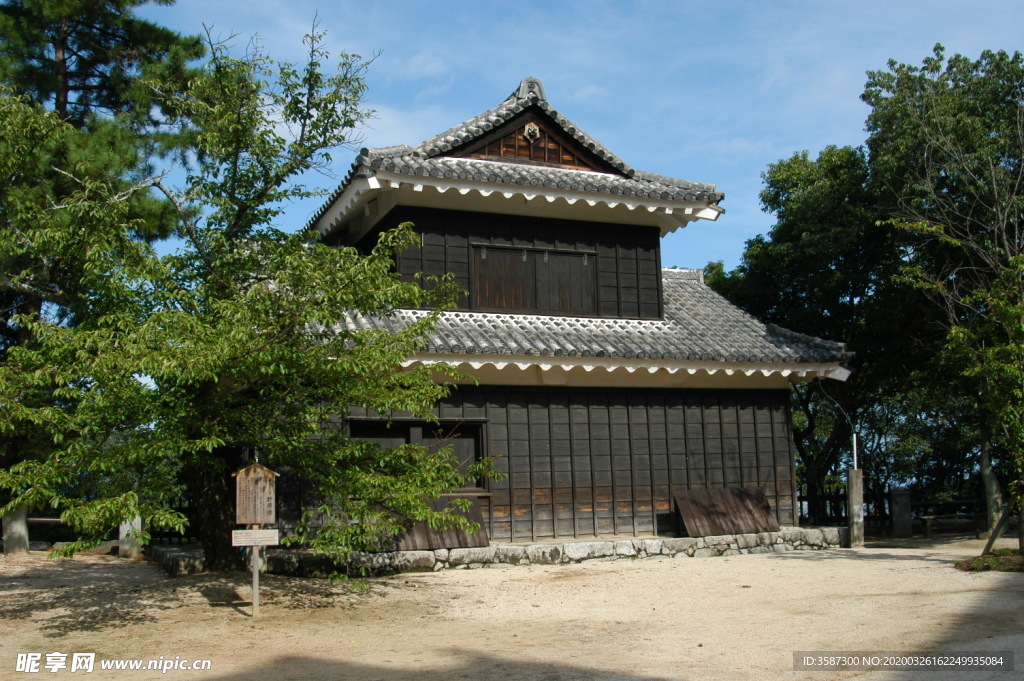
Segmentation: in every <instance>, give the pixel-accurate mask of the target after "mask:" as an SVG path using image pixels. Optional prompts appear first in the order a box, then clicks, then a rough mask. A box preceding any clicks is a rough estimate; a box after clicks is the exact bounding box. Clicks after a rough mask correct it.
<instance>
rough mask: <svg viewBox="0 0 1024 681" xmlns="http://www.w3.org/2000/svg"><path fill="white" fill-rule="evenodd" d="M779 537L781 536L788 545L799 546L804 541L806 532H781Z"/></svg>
mask: <svg viewBox="0 0 1024 681" xmlns="http://www.w3.org/2000/svg"><path fill="white" fill-rule="evenodd" d="M779 536H781V537H782V541H784V542H786V543H787V544H793V545H796V544H799V543H800V542H802V541H803V540H804V531H803V530H783V531H781V532H779Z"/></svg>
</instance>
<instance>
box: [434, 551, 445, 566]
mask: <svg viewBox="0 0 1024 681" xmlns="http://www.w3.org/2000/svg"><path fill="white" fill-rule="evenodd" d="M434 560H436V561H437V562H439V563H447V562H448V549H434Z"/></svg>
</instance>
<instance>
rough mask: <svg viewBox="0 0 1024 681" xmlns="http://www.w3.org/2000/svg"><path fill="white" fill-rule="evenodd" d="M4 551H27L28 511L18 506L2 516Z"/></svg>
mask: <svg viewBox="0 0 1024 681" xmlns="http://www.w3.org/2000/svg"><path fill="white" fill-rule="evenodd" d="M3 525H4V553H28V512H27V511H26V510H25V507H24V506H19V507H17V508H16V509H14V510H13V511H11V512H10V513H8V514H7V515H5V516H4V522H3Z"/></svg>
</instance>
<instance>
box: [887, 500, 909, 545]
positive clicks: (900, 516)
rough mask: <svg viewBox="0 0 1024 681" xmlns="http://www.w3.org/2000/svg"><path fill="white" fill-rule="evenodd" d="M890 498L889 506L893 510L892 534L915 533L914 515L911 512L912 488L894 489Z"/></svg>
mask: <svg viewBox="0 0 1024 681" xmlns="http://www.w3.org/2000/svg"><path fill="white" fill-rule="evenodd" d="M889 498H890V501H889V503H890V507H889V508H890V510H891V511H892V536H894V537H910V536H911V535H913V527H912V521H913V517H912V514H911V512H910V490H908V489H897V490H893V491H892V493H891V494H890V497H889Z"/></svg>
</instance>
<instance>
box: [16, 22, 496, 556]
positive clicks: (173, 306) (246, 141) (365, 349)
mask: <svg viewBox="0 0 1024 681" xmlns="http://www.w3.org/2000/svg"><path fill="white" fill-rule="evenodd" d="M307 46H308V48H309V52H308V59H307V61H306V63H305V64H303V65H302V66H300V67H295V66H293V65H291V64H287V63H283V64H276V63H274V62H272V61H270V60H269V59H267V58H266V57H265V56H264V55H262V54H260V53H251V54H248V55H246V56H245V57H244V58H233V57H232V56H231V55H230V54H229V52H228V50H227V49H225V48H224V47H223V46H214V47H213V49H212V53H211V56H210V59H209V60H208V62H207V64H206V66H205V69H204V70H205V74H204V76H203V77H202V78H200V79H198V80H197V81H196V86H195V87H194V88H193V89H192V90H190V91H189V92H188V93H185V94H182V95H180V96H178V97H177V98H176V99H175V101H174V102H173V107H174V111H176V112H177V114H176V115H180V116H182V117H185V118H187V120H188V121H189V122H190V123H191V124H192V125H194V127H195V129H196V131H197V135H196V142H197V145H198V148H199V150H200V155H199V158H200V161H199V163H198V165H197V168H196V171H195V172H194V173H193V174H192V175H190V176H189V178H188V180H187V183H186V186H185V187H184V189H183V190H182V191H176V190H174V189H173V188H170V187H166V186H164V184H163V183H162V182H161V181H160V180H153V181H151V182H150V183H149V184H150V185H152V186H155V187H158V188H160V189H161V190H163V191H165V192H166V194H167V196H168V197H169V198H170V200H171V201H172V202H173V203H174V205H175V206H176V207H177V209H178V215H179V219H180V224H181V234H182V235H183V238H184V244H185V245H184V247H183V248H182V249H181V250H180V251H179V252H178V253H176V254H174V255H171V256H165V257H163V258H156V257H155V256H154V255H153V254H152V251H151V250H147V249H148V246H146V244H144V243H140V242H137V241H135V242H131V243H133V244H134V246H135V247H136V248H137V249H139V250H137V251H132V252H133V253H135V252H139V253H142V254H143V257H142V258H141V261H140V262H139V264H138V265H137V266H134V267H126V266H122V263H121V262H120V258H121V255H120V252H119V251H115V250H111V249H107V250H105V251H103V253H105V254H106V255H107V256H109V259H108V260H107V261H105V262H104V264H103V267H105V269H106V271H110V272H114V271H117V272H125V273H128V274H125V276H128V277H129V279H128V281H127V283H126V284H125V285H124V286H123V287H122V288H121V289H118V290H116V291H113V292H111V291H109V290H104V291H103V292H102V295H100V292H99V291H98V290H97V296H98V298H99V299H102V300H103V301H105V302H104V303H103V309H102V310H98V311H97V314H94V315H92V316H91V317H90V320H91V321H90V325H88V326H86V325H82V324H80V325H76V326H73V327H66V326H61V325H54V324H45V323H43V322H41V323H39V324H37V325H36V338H37V342H36V343H35V344H34V345H33V346H32V347H31V348H19V349H18V352H17V353H15V354H16V356H17V358H18V359H19V362H21V364H20V365H19V366H17V367H15V366H14V365H8V366H9V368H10V370H11V371H10V372H9V373H7V374H4V373H0V396H2V397H0V399H3V400H4V402H3V403H2V404H3V408H6V409H9V410H16V409H21V408H22V407H19V406H17V405H16V404H14V402H15V400H16V396H17V387H18V381H19V380H25V377H31V378H32V380H38V381H46V380H49V381H50V383H49V384H48V385H50V386H52V387H53V390H54V392H57V393H59V394H61V395H64V394H66V395H67V396H68V397H69V400H70V402H71V403H72V404H74V405H76V407H75V409H74V410H63V411H61V410H58V411H54V410H52V409H46V408H37V409H27V410H25V413H24V418H25V419H30V420H32V421H33V422H34V423H36V424H38V425H39V426H40V427H41V429H42V430H43V431H44V432H46V433H47V434H48V437H49V438H50V439H51V440H53V442H54V449H53V451H52V452H51V453H50V454H49V455H48V456H47V457H45V458H44V459H43V460H41V461H30V462H22V463H19V464H16V465H14V466H12V467H11V469H10V470H9V471H8V472H7V473H6V474H5V475H3V476H0V487H3V488H6V489H8V490H10V491H11V492H12V493H13V494H15V495H16V498H15V499H14V500H13V501H12V504H17V503H20V502H26V503H27V502H28V501H31V500H39V501H45V502H46V503H49V504H52V505H54V506H57V507H59V508H61V509H63V517H64V518H65V519H67V520H68V521H69V522H71V523H73V524H75V526H76V527H78V528H79V529H80V530H81V531H82V532H83V534H84V536H85V538H87V539H88V538H93V539H95V538H96V537H98V536H99V535H100V534H102V533H103V532H105V531H107V530H108V529H109V527H110V526H111V524H112V523H113V522H114V521H117V520H124V519H126V518H127V517H130V515H131V514H132V513H135V512H139V513H141V515H142V516H143V517H144V519H145V520H146V521H147V522H152V521H153V520H155V521H157V522H159V523H162V524H164V525H174V524H176V523H177V524H180V523H182V522H184V518H182V517H181V516H179V515H175V514H174V513H173V512H171V511H169V509H168V508H167V503H168V500H169V499H170V496H171V493H172V492H173V491H174V490H175V485H176V483H177V482H178V481H179V480H180V481H181V482H182V483H183V486H184V489H185V492H186V493H187V495H188V498H189V501H190V507H191V509H193V510H194V511H195V512H194V514H193V515H192V517H191V518H190V520H191V521H192V522H193V524H194V530H195V531H196V533H197V534H198V536H199V537H200V539H201V540H202V542H203V546H204V550H205V553H206V561H207V567H208V568H211V569H223V568H232V567H237V566H238V565H239V563H240V553H239V552H238V551H237V550H236V549H232V548H231V546H230V530H231V529H232V528H233V526H234V514H233V508H232V506H231V504H230V493H229V492H230V489H229V487H228V480H229V474H230V472H231V470H232V468H233V467H235V463H236V462H237V461H238V458H237V457H238V454H239V453H241V452H245V451H248V452H259V454H260V458H261V460H262V461H263V462H264V463H266V464H268V465H270V466H272V467H276V468H287V469H288V470H289V471H290V472H291V473H292V474H293V475H295V476H297V477H299V478H301V479H303V480H305V481H306V482H307V483H308V484H309V485H311V486H312V493H313V496H314V498H316V499H318V500H319V502H318V504H317V506H316V508H313V509H309V512H308V514H307V517H306V518H304V522H303V523H302V525H301V527H300V528H299V534H298V537H297V539H298V540H299V541H302V542H303V543H305V544H307V545H310V546H312V547H313V548H314V549H317V550H320V551H324V552H328V553H332V554H335V555H340V554H343V553H344V552H345V551H347V550H350V549H372V548H376V547H379V546H380V542H381V540H382V539H386V538H388V537H390V536H391V535H393V534H394V533H396V532H397V531H398V530H400V529H401V528H403V527H404V526H405V524H407V523H409V522H416V521H422V520H426V521H428V522H430V523H431V524H433V525H435V526H451V525H459V526H466V525H467V521H466V520H465V519H464V518H462V517H461V516H459V515H457V514H455V513H453V510H451V509H450V510H446V511H434V510H432V509H431V508H430V505H429V503H428V502H429V500H431V499H434V498H437V497H438V496H440V495H441V494H442V493H444V492H447V491H450V490H451V489H453V488H456V487H459V486H464V483H466V482H467V481H468V480H469V479H470V478H475V477H477V476H479V475H481V474H482V473H484V472H486V470H487V468H488V465H487V464H486V463H483V464H481V465H478V466H475V467H473V468H472V469H471V470H470V471H468V472H467V473H466V474H460V473H459V472H458V469H457V467H456V466H455V465H453V463H454V462H453V461H452V459H451V454H450V450H448V449H446V448H443V447H442V448H434V447H416V446H406V447H400V448H398V449H395V450H388V449H383V448H381V447H378V446H376V445H374V444H372V443H366V442H360V441H356V440H351V439H350V438H348V436H347V434H346V432H345V430H344V428H342V427H339V417H342V416H344V414H345V413H346V411H347V410H348V409H349V408H350V407H351V406H353V405H359V406H363V407H367V408H370V409H372V410H375V411H377V412H379V413H381V414H384V415H388V414H391V413H393V412H398V413H402V412H404V413H409V414H412V415H416V416H418V417H421V418H425V419H428V420H429V419H431V418H433V417H432V412H431V410H432V407H433V406H434V404H436V402H437V400H438V399H439V398H440V397H441V396H442V395H444V394H445V392H446V391H447V389H448V385H447V384H446V380H451V379H453V378H455V376H456V375H455V373H454V371H453V370H452V369H451V368H450V367H446V366H433V367H429V368H427V367H419V368H408V369H403V368H402V367H401V364H402V362H403V361H404V360H405V359H406V358H407V357H408V356H409V355H410V354H411V353H413V352H415V351H416V350H417V349H419V348H420V347H422V344H423V343H424V339H425V334H426V333H427V332H428V331H429V329H430V328H432V326H433V324H434V323H435V322H436V320H437V317H438V315H440V314H441V313H442V312H443V311H444V310H445V309H447V308H449V307H450V306H451V305H453V304H454V300H455V295H456V291H455V289H454V286H453V284H452V283H451V282H450V281H449V280H435V281H432V282H430V286H429V287H426V288H425V287H424V286H423V285H421V284H422V283H425V282H416V281H404V280H403V279H402V278H400V277H399V276H398V275H397V274H396V273H395V271H394V254H395V252H396V251H399V250H401V249H404V248H406V247H408V246H409V245H410V243H411V241H410V239H411V238H412V236H411V230H409V229H408V228H401V229H399V230H397V231H395V232H393V233H388V234H386V235H384V236H383V237H382V239H381V241H380V244H379V245H378V246H377V248H375V249H374V250H373V252H372V253H369V254H359V253H357V252H355V251H354V250H352V249H343V248H329V247H327V246H325V245H323V244H321V243H318V242H317V241H316V240H315V239H312V238H311V236H310V234H308V233H299V234H288V233H285V232H282V231H280V230H277V229H275V228H274V227H272V226H271V224H272V222H273V220H274V219H275V218H276V217H277V216H278V215H279V214H280V211H281V210H282V207H283V202H285V201H287V200H289V199H291V198H295V197H300V196H307V195H309V194H310V193H311V191H310V190H308V189H306V188H305V186H304V185H303V184H302V183H301V175H302V173H304V172H306V171H308V170H310V169H315V168H317V167H318V166H320V165H322V164H324V163H326V162H327V161H328V160H329V156H328V154H329V152H330V150H331V149H334V148H336V147H338V146H341V145H344V144H346V143H347V142H348V140H349V137H348V136H349V134H350V133H351V130H352V128H353V126H354V125H355V124H356V123H357V122H358V121H359V120H361V119H362V118H363V117H364V116H365V115H366V113H365V112H364V111H363V109H362V108H361V107H362V104H361V96H362V93H363V90H364V87H365V85H364V81H363V73H364V70H365V66H366V65H365V63H363V62H362V61H361V60H359V58H358V57H352V56H347V55H343V56H342V61H341V65H340V69H339V72H338V73H337V74H336V75H333V76H325V75H324V74H323V72H322V62H323V60H324V58H325V54H324V52H323V49H322V47H321V42H320V36H312V37H310V38H309V39H308V42H307ZM143 189H144V187H139V188H138V191H142V190H143ZM16 210H17V207H15V211H13V212H16ZM29 225H30V223H29ZM121 227H122V229H123V230H125V231H126V232H130V230H132V229H135V226H134V225H133V224H131V223H130V222H125V223H122V224H121ZM121 236H122V238H123V237H124V233H122V234H121ZM131 273H137V274H131ZM129 275H130V276H129ZM81 283H82V284H83V285H84V284H86V283H88V282H86V281H84V280H83V281H82V282H81ZM428 289H429V290H428ZM87 290H91V289H88V288H87ZM400 308H401V309H419V310H422V312H416V313H405V314H404V315H399V314H398V312H397V310H398V309H400ZM363 316H373V317H378V318H389V319H391V320H392V328H391V330H389V331H387V332H383V331H378V330H372V329H367V328H365V325H363V324H359V323H358V320H359V319H360V317H363ZM346 320H347V321H348V322H350V323H346ZM93 327H96V328H97V329H99V330H100V331H102V333H100V334H99V335H96V334H90V333H88V331H90V330H91V329H92V328H93ZM69 358H76V361H77V362H78V363H69ZM47 366H52V367H60V368H61V371H62V373H61V374H60V375H59V376H56V377H51V378H47V376H46V375H45V372H43V373H41V372H40V370H41V369H42V368H44V367H47ZM439 379H440V380H439ZM82 405H89V406H90V408H93V405H96V406H95V407H94V408H95V410H96V413H95V414H94V417H93V419H92V420H90V421H89V422H88V424H89V425H88V428H89V429H90V430H89V431H88V432H80V431H76V432H72V431H71V430H70V428H71V426H72V425H74V423H77V421H75V422H72V421H69V420H68V419H69V416H68V414H69V413H72V412H73V413H74V414H75V415H76V416H77V414H78V413H79V412H81V411H82V408H83V407H82ZM83 480H84V481H87V483H88V484H87V485H86V490H87V492H88V494H87V495H85V496H83V495H82V494H81V487H82V485H81V484H79V483H80V482H81V481H83ZM69 490H71V491H73V492H74V494H72V493H70V492H69ZM138 490H145V493H143V492H139V491H138ZM131 495H134V496H131ZM126 500H127V501H126ZM9 506H10V505H9Z"/></svg>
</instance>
